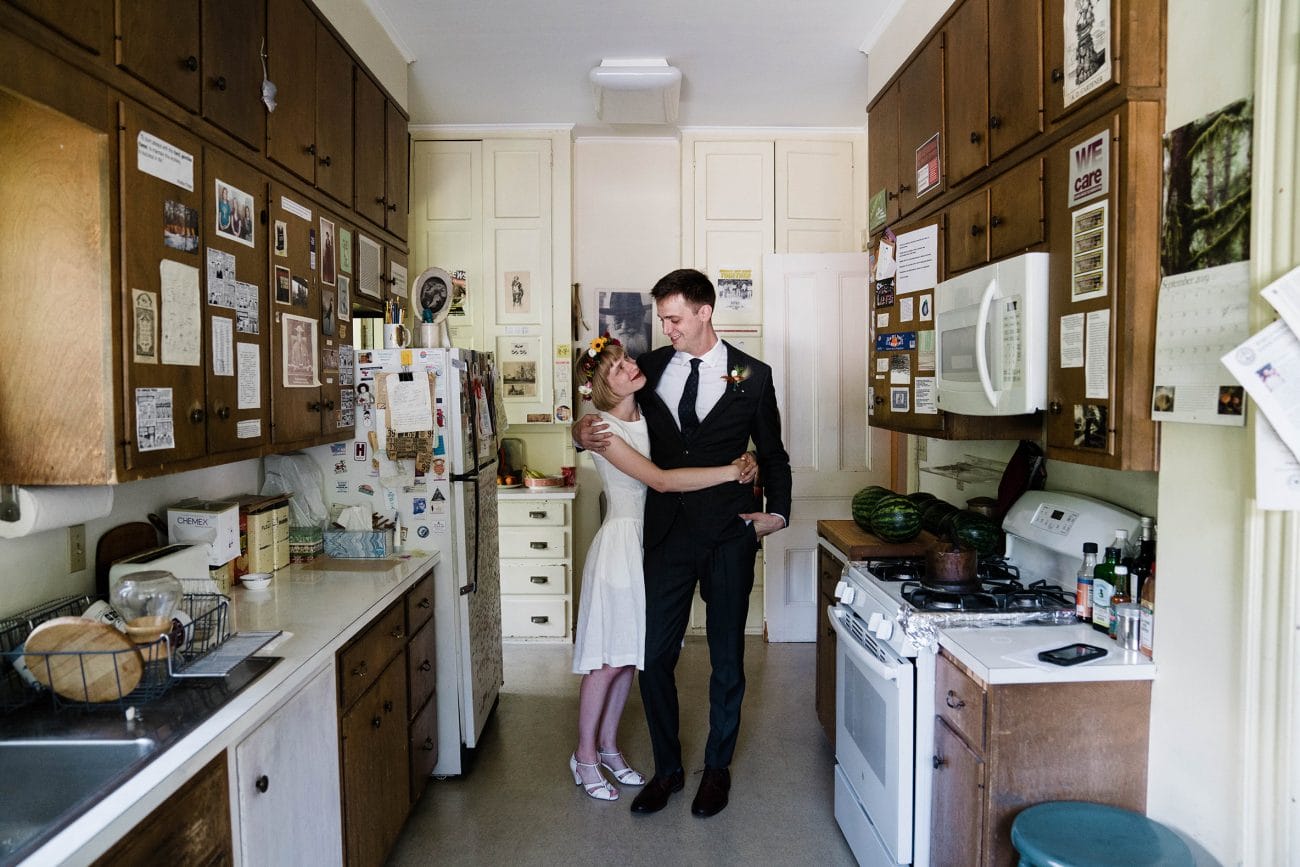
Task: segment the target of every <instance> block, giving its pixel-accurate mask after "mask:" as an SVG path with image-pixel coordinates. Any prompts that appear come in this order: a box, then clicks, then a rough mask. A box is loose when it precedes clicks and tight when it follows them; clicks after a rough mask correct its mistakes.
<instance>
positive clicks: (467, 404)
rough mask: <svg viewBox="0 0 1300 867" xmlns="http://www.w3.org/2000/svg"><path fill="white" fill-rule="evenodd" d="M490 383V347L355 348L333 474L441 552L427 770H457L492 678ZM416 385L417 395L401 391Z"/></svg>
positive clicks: (495, 679) (495, 561) (355, 495)
mask: <svg viewBox="0 0 1300 867" xmlns="http://www.w3.org/2000/svg"><path fill="white" fill-rule="evenodd" d="M494 381H495V378H494V374H493V369H492V356H491V355H490V354H486V353H479V352H474V351H473V350H468V349H379V350H358V351H357V353H356V380H355V382H356V406H355V411H356V436H355V439H354V441H353V443H352V454H351V455H350V458H351V459H350V460H347V461H346V464H347V467H348V469H347V472H346V479H345V480H341V479H340V478H339V477H338V475H336V476H335V477H334V479H335V494H336V496H335V498H334V499H335V501H336V502H351V503H369V504H370V505H371V507H372V509H373V511H374V512H377V513H379V514H380V515H382V516H385V517H393V515H394V514H395V515H396V516H397V517H398V519H399V520H400V524H401V529H402V536H403V537H404V541H403V543H402V545H403V547H404V548H405V549H407V550H417V549H418V550H430V549H433V548H436V549H437V550H439V551H441V552H442V556H441V558H440V562H439V565H438V567H437V570H436V578H435V596H434V628H435V629H437V654H438V656H437V702H438V763H437V765H436V766H435V767H434V770H433V773H434V775H435V776H456V775H459V774H461V773H463V772H464V769H465V768H464V764H465V759H466V758H467V756H466V753H465V751H466V750H469V749H473V748H474V747H475V746H477V744H478V741H479V737H480V736H481V735H482V732H483V726H484V725H485V724H486V722H487V719H488V716H489V715H490V714H491V712H492V709H493V708H494V707H495V706H496V701H497V695H498V693H499V692H500V689H501V683H502V665H501V573H500V562H499V556H498V546H497V499H496V462H497V442H498V436H497V430H498V427H497V425H498V419H497V418H496V413H495V409H494V408H495V402H494V401H495V396H494V394H493V383H494ZM426 382H427V383H428V385H429V388H428V392H429V393H428V397H427V399H425V397H424V395H422V394H420V392H419V391H418V390H413V386H415V385H420V386H422V385H424V384H425V383H426ZM394 430H396V431H398V432H399V433H398V434H397V435H396V436H395V435H394V434H393V433H390V431H394ZM403 440H404V441H403ZM430 446H431V450H430ZM421 453H423V455H424V458H423V460H421V459H419V458H418V457H414V456H412V455H413V454H415V455H419V454H421ZM342 463H344V462H343V461H336V462H335V464H334V470H335V472H336V473H337V470H338V467H339V466H340V465H341V464H342ZM345 488H346V490H345Z"/></svg>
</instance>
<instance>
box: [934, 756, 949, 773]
mask: <svg viewBox="0 0 1300 867" xmlns="http://www.w3.org/2000/svg"><path fill="white" fill-rule="evenodd" d="M931 761H932V762H933V763H934V769H935V770H936V771H937V770H939V769H940V768H942V767H943V766H944V765H946V764H948V760H947V759H945V758H941V757H939V756H934V758H933V759H932V760H931Z"/></svg>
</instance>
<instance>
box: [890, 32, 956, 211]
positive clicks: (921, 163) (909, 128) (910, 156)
mask: <svg viewBox="0 0 1300 867" xmlns="http://www.w3.org/2000/svg"><path fill="white" fill-rule="evenodd" d="M944 146H945V142H944V136H943V46H942V40H941V39H940V38H939V36H938V35H936V36H934V37H931V39H930V41H929V42H927V43H926V45H925V47H924V48H922V49H921V53H920V54H918V55H916V57H914V58H912V62H911V63H909V64H908V65H907V66H906V67H905V68H904V69H903V72H902V74H901V75H900V76H899V77H898V179H899V184H898V212H899V214H900V215H907V214H910V213H911V212H912V211H914V210H915V209H916V207H917V206H918V205H919V204H922V203H923V202H925V201H927V200H929V199H932V198H934V197H935V196H936V195H937V194H938V193H941V192H943V189H944V178H943V169H944V158H943V150H944ZM936 165H937V171H935V170H934V169H935V166H936ZM927 167H929V171H928V172H927Z"/></svg>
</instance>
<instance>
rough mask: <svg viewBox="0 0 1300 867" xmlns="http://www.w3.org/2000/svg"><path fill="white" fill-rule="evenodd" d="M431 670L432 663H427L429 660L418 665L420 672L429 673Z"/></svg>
mask: <svg viewBox="0 0 1300 867" xmlns="http://www.w3.org/2000/svg"><path fill="white" fill-rule="evenodd" d="M432 668H433V663H432V662H429V660H427V659H426V660H425V661H424V662H421V663H420V671H429V670H430V669H432Z"/></svg>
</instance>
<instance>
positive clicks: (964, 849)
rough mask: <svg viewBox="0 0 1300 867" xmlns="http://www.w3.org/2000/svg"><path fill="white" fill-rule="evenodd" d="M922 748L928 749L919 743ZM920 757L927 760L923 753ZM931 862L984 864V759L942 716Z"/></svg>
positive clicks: (938, 726) (937, 722)
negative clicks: (972, 749) (973, 750)
mask: <svg viewBox="0 0 1300 867" xmlns="http://www.w3.org/2000/svg"><path fill="white" fill-rule="evenodd" d="M917 749H918V752H919V751H921V750H922V749H924V747H923V746H922V745H920V744H918V745H917ZM917 760H918V761H923V760H924V759H923V758H922V757H921V756H918V757H917ZM933 763H934V796H933V800H932V801H931V803H932V805H933V806H932V808H931V811H930V863H931V864H936V865H938V864H982V863H984V861H983V853H984V840H983V836H982V830H981V829H982V826H983V824H984V762H983V760H982V759H980V757H979V756H977V755H976V754H975V753H974V752H972V751H971V749H970V747H968V746H966V743H965V741H963V740H962V739H961V738H960V737H958V736H957V733H956V732H954V731H953V730H952V729H951V728H949V727H948V724H947V723H946V722H944V721H943V720H942V719H939V718H937V717H936V718H935V721H934V761H933Z"/></svg>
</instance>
